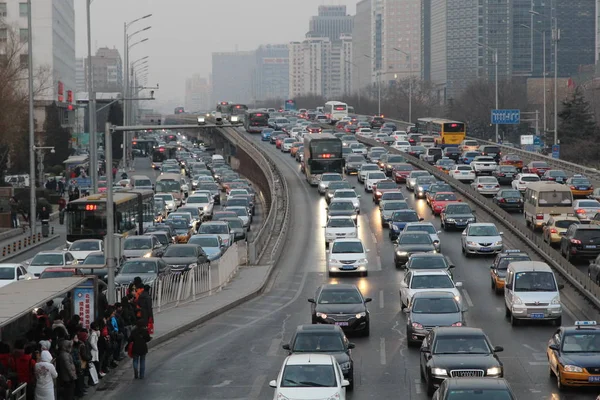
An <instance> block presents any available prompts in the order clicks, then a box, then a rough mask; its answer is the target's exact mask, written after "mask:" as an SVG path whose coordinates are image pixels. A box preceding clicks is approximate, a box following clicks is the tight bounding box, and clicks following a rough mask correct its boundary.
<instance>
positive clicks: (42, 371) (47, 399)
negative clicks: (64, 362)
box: [35, 350, 58, 400]
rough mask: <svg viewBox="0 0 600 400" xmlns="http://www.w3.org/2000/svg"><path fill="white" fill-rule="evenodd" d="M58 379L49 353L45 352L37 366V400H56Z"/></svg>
mask: <svg viewBox="0 0 600 400" xmlns="http://www.w3.org/2000/svg"><path fill="white" fill-rule="evenodd" d="M57 377H58V374H57V372H56V368H55V367H54V363H53V360H52V355H51V354H50V352H49V351H46V350H43V351H42V354H41V355H40V361H39V362H38V363H37V364H35V400H54V379H56V378H57Z"/></svg>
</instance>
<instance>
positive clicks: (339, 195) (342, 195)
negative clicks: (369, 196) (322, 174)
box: [331, 189, 360, 213]
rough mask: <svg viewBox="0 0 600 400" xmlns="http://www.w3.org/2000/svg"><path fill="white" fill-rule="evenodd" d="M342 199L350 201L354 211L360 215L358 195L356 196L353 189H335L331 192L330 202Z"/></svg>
mask: <svg viewBox="0 0 600 400" xmlns="http://www.w3.org/2000/svg"><path fill="white" fill-rule="evenodd" d="M338 199H344V200H350V201H352V205H353V206H354V208H355V209H356V212H358V213H360V200H359V199H360V195H359V194H356V191H355V190H354V189H337V190H336V191H335V192H333V197H332V198H331V201H334V200H338Z"/></svg>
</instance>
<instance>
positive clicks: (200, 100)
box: [184, 74, 213, 112]
mask: <svg viewBox="0 0 600 400" xmlns="http://www.w3.org/2000/svg"><path fill="white" fill-rule="evenodd" d="M184 107H185V109H186V110H188V111H190V112H196V111H208V110H212V109H213V105H212V98H211V90H210V85H209V83H208V79H206V78H204V77H202V76H200V75H199V74H194V75H192V77H191V78H187V79H186V80H185V104H184Z"/></svg>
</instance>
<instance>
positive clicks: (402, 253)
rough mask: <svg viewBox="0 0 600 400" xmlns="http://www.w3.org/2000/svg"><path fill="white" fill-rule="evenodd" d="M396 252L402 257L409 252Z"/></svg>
mask: <svg viewBox="0 0 600 400" xmlns="http://www.w3.org/2000/svg"><path fill="white" fill-rule="evenodd" d="M396 254H397V255H399V256H400V257H406V256H407V255H408V252H406V251H397V252H396Z"/></svg>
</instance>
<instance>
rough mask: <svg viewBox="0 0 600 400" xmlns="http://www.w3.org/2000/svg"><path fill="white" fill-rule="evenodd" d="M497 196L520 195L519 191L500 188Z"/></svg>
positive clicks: (517, 196) (509, 196) (511, 196)
mask: <svg viewBox="0 0 600 400" xmlns="http://www.w3.org/2000/svg"><path fill="white" fill-rule="evenodd" d="M498 197H504V198H513V197H516V198H519V197H521V193H520V192H519V191H518V190H502V191H501V192H500V193H498Z"/></svg>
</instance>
